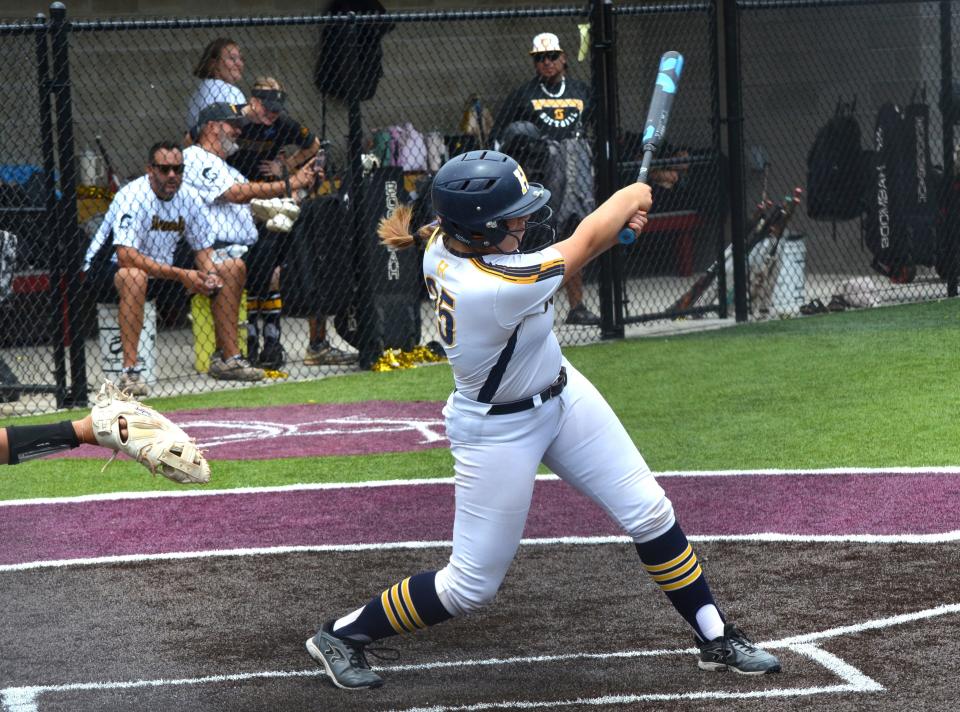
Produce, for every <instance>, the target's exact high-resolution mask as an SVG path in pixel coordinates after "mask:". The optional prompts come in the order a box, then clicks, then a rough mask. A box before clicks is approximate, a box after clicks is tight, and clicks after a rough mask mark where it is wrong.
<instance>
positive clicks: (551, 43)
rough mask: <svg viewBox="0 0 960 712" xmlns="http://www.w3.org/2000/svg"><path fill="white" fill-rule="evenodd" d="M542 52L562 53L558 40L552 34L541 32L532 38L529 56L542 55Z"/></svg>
mask: <svg viewBox="0 0 960 712" xmlns="http://www.w3.org/2000/svg"><path fill="white" fill-rule="evenodd" d="M543 52H563V48H562V47H561V46H560V38H559V37H557V36H556V35H555V34H553V33H552V32H541V33H540V34H539V35H537V36H536V37H534V38H533V48H532V49H531V50H530V54H542V53H543Z"/></svg>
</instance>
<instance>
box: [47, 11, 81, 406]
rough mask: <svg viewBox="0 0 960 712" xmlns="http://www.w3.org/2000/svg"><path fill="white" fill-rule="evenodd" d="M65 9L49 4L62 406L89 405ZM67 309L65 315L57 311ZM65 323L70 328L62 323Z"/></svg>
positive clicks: (54, 271) (53, 278) (54, 286)
mask: <svg viewBox="0 0 960 712" xmlns="http://www.w3.org/2000/svg"><path fill="white" fill-rule="evenodd" d="M66 20H67V8H66V7H65V6H64V4H63V3H62V2H55V3H53V4H52V5H50V36H51V41H52V45H51V46H52V50H53V95H54V97H55V99H56V106H57V153H58V157H59V161H58V162H59V164H60V200H59V210H58V211H57V214H58V220H57V244H58V246H59V249H58V250H57V254H56V255H55V256H54V260H55V264H56V267H55V268H52V269H51V274H50V277H51V285H50V287H51V290H53V294H54V300H55V301H54V309H55V310H56V312H57V314H56V316H55V318H56V319H57V320H58V322H60V323H61V326H60V327H59V328H58V334H59V335H60V336H61V338H60V344H59V345H58V346H57V348H58V349H63V348H64V346H65V344H66V338H67V333H66V330H67V329H69V331H70V333H69V336H70V338H71V343H70V389H69V391H68V392H67V393H65V394H64V398H63V402H62V403H59V401H60V394H58V398H57V400H58V405H60V406H61V407H72V406H84V405H86V404H87V373H86V368H87V364H86V355H85V349H84V343H83V330H82V329H81V327H80V320H79V318H78V315H79V312H80V309H79V306H80V300H81V299H83V295H82V294H81V291H80V263H81V259H82V255H83V244H82V241H81V239H80V229H79V225H78V216H77V171H76V161H75V159H74V145H73V105H72V103H71V98H70V56H69V46H68V39H67V38H68V35H69V32H70V27H69V25H68V24H67V21H66ZM61 309H62V310H63V314H62V315H61V314H60V313H59V312H60V310H61ZM64 321H66V324H63V322H64Z"/></svg>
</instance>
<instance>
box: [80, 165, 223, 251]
mask: <svg viewBox="0 0 960 712" xmlns="http://www.w3.org/2000/svg"><path fill="white" fill-rule="evenodd" d="M111 232H112V233H113V247H114V248H116V247H132V248H134V249H136V250H137V251H138V252H140V253H141V254H143V255H146V256H147V257H149V258H151V259H153V260H155V261H157V262H160V263H162V264H168V265H169V264H173V255H174V251H175V250H176V247H177V243H178V242H179V241H180V238H184V239H186V241H187V243H188V244H189V245H190V247H191V248H193V249H194V250H204V249H206V248H208V247H212V246H213V239H214V238H213V235H212V234H211V232H210V228H209V225H208V223H207V216H206V208H205V207H204V204H203V200H202V199H201V197H200V195H199V193H197V192H196V191H195V190H193V189H192V188H190V187H189V186H187V185H181V186H180V190H178V191H177V192H176V194H175V195H174V196H173V197H172V198H171V199H170V200H161V199H160V198H159V197H157V194H156V193H154V192H153V188H151V187H150V179H149V178H148V177H147V176H140V177H139V178H137V179H136V180H134V181H131V182H130V183H127V185H125V186H123V188H121V189H120V190H119V192H118V193H117V194H116V196H114V198H113V201H112V202H111V203H110V207H109V208H108V209H107V214H106V215H105V216H104V218H103V222H102V223H101V224H100V228H99V229H98V230H97V232H96V234H95V235H94V236H93V240H92V241H91V243H90V247H89V248H88V249H87V254H86V256H85V257H84V260H83V268H84V270H88V269H90V265H91V264H92V263H93V258H94V257H96V255H97V253H98V252H99V251H100V250H101V249H102V248H103V247H104V245H105V244H106V243H107V242H108V241H109V239H110V237H111ZM110 259H111V260H112V261H113V262H116V261H117V254H116V251H115V250H114V251H113V254H112V255H111V257H110Z"/></svg>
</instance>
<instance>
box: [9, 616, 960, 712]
mask: <svg viewBox="0 0 960 712" xmlns="http://www.w3.org/2000/svg"><path fill="white" fill-rule="evenodd" d="M954 613H960V603H952V604H944V605H941V606H937V607H935V608H928V609H926V610H922V611H915V612H913V613H903V614H900V615H896V616H888V617H886V618H876V619H873V620H869V621H864V622H863V623H855V624H852V625H847V626H841V627H838V628H831V629H828V630H823V631H817V632H814V633H806V634H803V635H796V636H790V637H787V638H781V639H779V640H770V641H765V642H761V643H758V645H760V646H761V647H764V648H768V649H788V650H792V651H793V652H795V653H797V654H799V655H803V656H805V657H807V658H810V659H811V660H813V661H814V662H816V663H818V664H820V665H821V666H823V667H824V668H826V669H827V670H828V671H830V672H831V673H833V674H834V675H836V676H837V677H839V678H840V679H841V680H842V681H843V684H840V685H826V686H818V687H792V688H791V687H788V688H774V689H766V690H754V691H748V692H740V691H732V692H731V691H702V692H685V693H676V694H661V693H651V694H644V695H614V696H607V697H594V698H579V699H575V700H552V701H536V702H535V701H526V700H511V701H506V700H505V701H500V702H480V703H476V704H472V705H460V706H454V707H450V706H432V707H411V708H407V709H405V710H402V711H401V710H392V711H391V712H468V711H469V712H474V711H477V712H479V711H481V710H496V709H544V708H548V709H549V708H558V707H571V706H575V705H580V706H584V707H588V706H598V705H618V704H632V703H636V702H644V701H654V702H656V701H671V700H704V699H717V700H724V699H751V698H762V697H764V698H765V697H771V698H773V697H801V696H809V695H822V694H832V693H842V692H857V693H863V692H881V691H883V690H884V687H883V686H882V685H880V683H878V682H876V681H875V680H873V679H872V678H870V677H869V676H867V675H866V674H864V673H863V672H861V671H860V670H858V669H857V668H855V667H854V666H853V665H850V664H849V663H848V662H846V661H844V660H842V659H841V658H839V657H837V656H836V655H834V654H833V653H829V652H827V651H825V650H823V649H822V648H820V647H819V646H818V645H817V644H816V643H817V642H818V641H822V640H828V639H831V638H837V637H840V636H843V635H853V634H857V633H863V632H866V631H870V630H879V629H882V628H889V627H892V626H897V625H904V624H906V623H912V622H915V621H919V620H926V619H929V618H936V617H938V616H944V615H951V614H954ZM695 653H696V650H695V649H694V648H680V649H674V650H627V651H618V652H612V653H568V654H561V655H538V656H528V657H511V658H486V659H479V660H460V661H440V662H433V663H423V664H414V665H392V666H386V667H377V668H374V669H375V670H380V671H384V672H403V671H422V670H432V669H438V668H453V667H475V666H492V665H515V664H529V663H537V662H558V661H561V662H562V661H569V660H590V659H613V658H637V657H658V656H667V655H685V654H695ZM323 674H324V673H323V671H322V670H319V669H311V670H292V671H286V670H274V671H263V672H254V673H238V674H233V675H210V676H206V677H197V678H181V679H172V680H167V679H156V680H129V681H122V682H85V683H71V684H64V685H37V686H24V687H7V688H5V689H3V690H0V710H2V712H40V709H39V706H38V702H37V698H38V697H39V696H40V695H42V694H48V693H57V692H75V691H96V690H104V691H106V690H130V689H137V688H148V687H166V686H180V685H203V684H211V683H221V682H244V681H247V680H258V679H270V678H273V679H278V678H296V677H304V678H306V677H320V676H322V675H323Z"/></svg>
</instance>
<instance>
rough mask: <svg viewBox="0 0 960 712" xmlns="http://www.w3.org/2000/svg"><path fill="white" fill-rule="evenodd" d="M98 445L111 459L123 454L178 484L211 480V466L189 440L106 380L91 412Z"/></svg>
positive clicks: (151, 409) (111, 460) (152, 410)
mask: <svg viewBox="0 0 960 712" xmlns="http://www.w3.org/2000/svg"><path fill="white" fill-rule="evenodd" d="M91 416H92V417H93V431H94V434H95V435H96V438H97V442H98V443H99V444H100V445H103V446H104V447H108V448H111V449H112V450H113V451H114V453H113V456H112V457H111V458H110V459H109V460H108V461H107V464H106V465H104V466H103V469H106V468H107V465H109V464H110V463H111V462H113V459H114V458H115V457H116V456H117V453H118V452H121V451H122V452H124V453H125V454H127V455H129V456H130V457H132V458H133V459H134V460H136V461H137V462H139V463H140V464H141V465H143V466H144V467H146V468H147V469H148V470H150V472H152V473H153V474H155V475H156V474H158V473H159V474H161V475H163V476H164V477H167V478H169V479H171V480H173V481H174V482H179V483H181V484H203V483H205V482H209V481H210V465H209V464H208V463H207V459H206V458H205V457H204V456H203V453H201V452H200V450H199V449H198V448H197V445H196V443H195V442H194V441H193V439H192V438H190V437H188V436H187V434H186V433H185V432H183V430H182V429H181V428H180V427H179V426H177V425H174V424H173V423H172V422H170V420H168V419H167V418H166V417H165V416H163V415H161V414H160V413H158V412H157V411H155V410H154V409H153V408H150V407H149V406H145V405H143V404H142V403H140V402H139V401H136V400H134V399H133V397H132V396H130V394H128V393H125V392H122V391H120V390H119V389H118V388H117V387H116V386H115V385H113V384H112V383H110V382H109V381H107V382H105V383H104V384H103V386H102V387H101V388H100V392H99V393H97V396H96V405H94V406H93V410H92V412H91ZM121 417H122V418H123V419H124V420H126V421H127V437H126V439H121V437H120V418H121Z"/></svg>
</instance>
